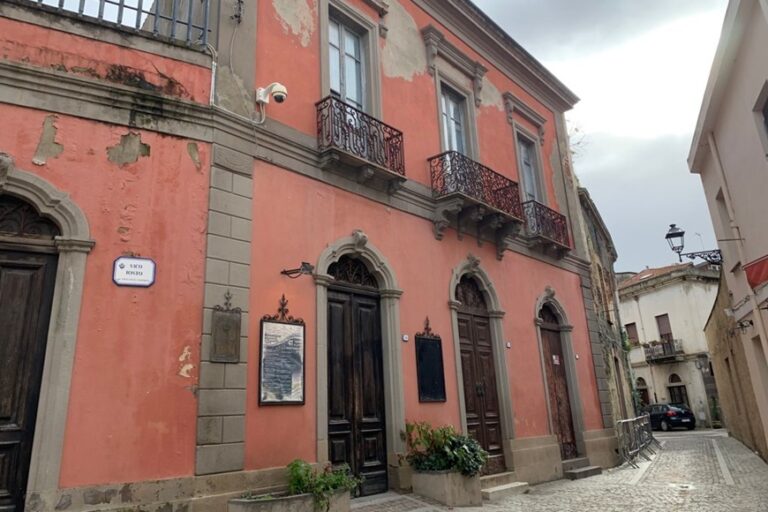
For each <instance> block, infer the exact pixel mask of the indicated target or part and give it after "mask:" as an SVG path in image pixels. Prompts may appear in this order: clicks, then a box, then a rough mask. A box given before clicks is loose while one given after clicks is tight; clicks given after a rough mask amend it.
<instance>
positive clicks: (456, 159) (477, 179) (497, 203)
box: [429, 151, 523, 220]
mask: <svg viewBox="0 0 768 512" xmlns="http://www.w3.org/2000/svg"><path fill="white" fill-rule="evenodd" d="M429 169H430V175H431V178H432V193H433V195H434V196H435V197H436V198H441V197H445V196H449V195H452V194H462V195H464V196H467V197H470V198H472V199H475V200H477V201H480V202H482V203H485V204H486V205H488V206H490V207H492V208H495V209H496V210H499V211H500V212H502V213H505V214H506V215H509V216H511V217H514V218H515V219H518V220H522V219H523V209H522V206H521V204H520V190H519V187H518V185H517V183H515V182H514V181H512V180H510V179H509V178H505V177H504V176H502V175H501V174H499V173H497V172H495V171H493V170H492V169H489V168H488V167H486V166H484V165H483V164H481V163H478V162H475V161H474V160H472V159H471V158H469V157H467V156H465V155H463V154H461V153H459V152H457V151H446V152H445V153H441V154H439V155H437V156H434V157H432V158H430V159H429Z"/></svg>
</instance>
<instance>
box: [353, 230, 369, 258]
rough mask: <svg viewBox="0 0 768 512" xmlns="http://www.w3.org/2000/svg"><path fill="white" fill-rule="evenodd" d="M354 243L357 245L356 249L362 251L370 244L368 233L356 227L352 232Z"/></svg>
mask: <svg viewBox="0 0 768 512" xmlns="http://www.w3.org/2000/svg"><path fill="white" fill-rule="evenodd" d="M352 243H353V244H354V246H355V251H357V252H358V253H360V252H362V251H363V249H364V248H365V246H366V245H367V244H368V235H366V234H365V233H364V232H363V231H362V230H360V229H356V230H354V231H353V232H352Z"/></svg>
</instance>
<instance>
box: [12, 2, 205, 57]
mask: <svg viewBox="0 0 768 512" xmlns="http://www.w3.org/2000/svg"><path fill="white" fill-rule="evenodd" d="M15 2H16V3H18V4H20V5H28V6H31V7H38V8H39V9H41V10H45V11H49V12H54V13H58V14H63V15H68V16H73V17H75V18H82V19H86V20H92V21H96V22H101V23H103V24H106V25H109V26H111V27H113V28H116V29H118V30H123V31H128V32H135V33H140V34H145V35H148V36H150V37H156V38H160V39H164V40H167V41H173V42H177V43H182V44H186V45H189V46H193V45H194V46H198V47H205V45H206V44H207V43H208V32H209V20H210V3H211V0H100V1H96V0H15Z"/></svg>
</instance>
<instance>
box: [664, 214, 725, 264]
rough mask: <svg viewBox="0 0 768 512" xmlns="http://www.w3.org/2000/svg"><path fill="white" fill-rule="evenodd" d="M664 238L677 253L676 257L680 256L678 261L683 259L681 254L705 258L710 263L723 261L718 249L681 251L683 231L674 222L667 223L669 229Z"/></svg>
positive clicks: (691, 257) (683, 240) (693, 257)
mask: <svg viewBox="0 0 768 512" xmlns="http://www.w3.org/2000/svg"><path fill="white" fill-rule="evenodd" d="M664 238H666V240H667V242H668V243H669V248H670V249H672V251H674V252H676V253H677V257H678V258H680V261H683V256H685V257H686V258H688V259H691V260H694V259H696V258H701V259H703V260H706V261H707V262H708V263H709V264H710V265H721V264H722V263H723V255H722V253H721V252H720V250H719V249H714V250H712V251H700V252H688V253H683V247H685V231H683V230H682V229H680V228H679V227H677V225H675V224H670V225H669V231H667V236H665V237H664Z"/></svg>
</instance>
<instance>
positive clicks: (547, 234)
mask: <svg viewBox="0 0 768 512" xmlns="http://www.w3.org/2000/svg"><path fill="white" fill-rule="evenodd" d="M523 213H524V215H525V228H526V232H527V234H528V238H529V239H530V240H531V241H532V242H533V243H534V244H535V245H537V246H540V247H542V248H544V249H545V250H552V251H553V252H554V253H555V254H556V255H557V256H558V257H562V256H564V255H565V254H566V253H567V252H568V251H570V250H571V242H570V237H569V236H568V220H567V219H566V217H565V215H563V214H561V213H558V212H556V211H555V210H553V209H552V208H549V207H548V206H545V205H543V204H541V203H540V202H538V201H526V202H525V203H523Z"/></svg>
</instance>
